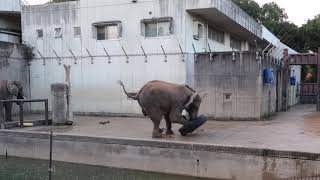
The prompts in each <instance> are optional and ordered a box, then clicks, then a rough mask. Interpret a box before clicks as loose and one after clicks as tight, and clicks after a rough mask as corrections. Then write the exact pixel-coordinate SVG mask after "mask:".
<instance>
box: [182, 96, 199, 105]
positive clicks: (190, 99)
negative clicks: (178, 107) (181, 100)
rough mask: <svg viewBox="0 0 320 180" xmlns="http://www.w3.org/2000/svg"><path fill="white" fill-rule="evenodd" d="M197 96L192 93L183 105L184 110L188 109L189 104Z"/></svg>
mask: <svg viewBox="0 0 320 180" xmlns="http://www.w3.org/2000/svg"><path fill="white" fill-rule="evenodd" d="M197 96H198V93H193V94H192V95H191V96H190V98H189V100H188V102H187V103H186V104H185V105H184V108H188V107H189V106H190V104H192V103H193V101H194V99H195V98H196V97H197Z"/></svg>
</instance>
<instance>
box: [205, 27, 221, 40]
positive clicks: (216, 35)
mask: <svg viewBox="0 0 320 180" xmlns="http://www.w3.org/2000/svg"><path fill="white" fill-rule="evenodd" d="M208 37H209V39H211V40H213V41H216V42H219V43H222V44H224V32H222V31H219V30H216V29H213V28H211V27H209V34H208Z"/></svg>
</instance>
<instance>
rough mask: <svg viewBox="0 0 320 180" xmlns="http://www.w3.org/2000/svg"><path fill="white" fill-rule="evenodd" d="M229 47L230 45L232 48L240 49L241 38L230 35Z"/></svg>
mask: <svg viewBox="0 0 320 180" xmlns="http://www.w3.org/2000/svg"><path fill="white" fill-rule="evenodd" d="M230 47H232V48H233V49H237V50H241V40H238V39H236V38H234V37H230Z"/></svg>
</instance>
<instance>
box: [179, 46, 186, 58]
mask: <svg viewBox="0 0 320 180" xmlns="http://www.w3.org/2000/svg"><path fill="white" fill-rule="evenodd" d="M179 48H180V52H181V54H182V62H184V61H185V55H184V52H183V50H182V47H181V45H180V44H179Z"/></svg>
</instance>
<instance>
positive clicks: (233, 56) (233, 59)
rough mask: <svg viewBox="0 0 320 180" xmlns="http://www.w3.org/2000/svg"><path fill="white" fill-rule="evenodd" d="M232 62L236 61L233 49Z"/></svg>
mask: <svg viewBox="0 0 320 180" xmlns="http://www.w3.org/2000/svg"><path fill="white" fill-rule="evenodd" d="M232 61H236V53H235V52H234V49H233V48H232Z"/></svg>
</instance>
